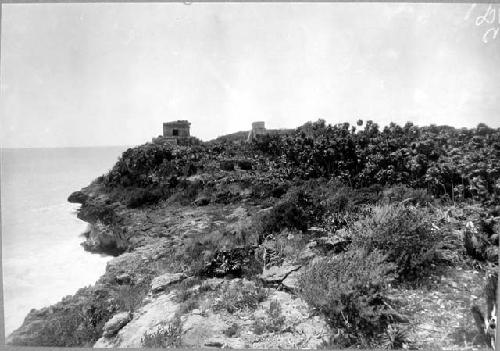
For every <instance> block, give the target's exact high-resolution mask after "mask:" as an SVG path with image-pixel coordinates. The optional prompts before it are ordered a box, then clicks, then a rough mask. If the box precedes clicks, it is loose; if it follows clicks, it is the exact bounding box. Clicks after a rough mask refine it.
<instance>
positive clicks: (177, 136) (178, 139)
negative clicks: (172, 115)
mask: <svg viewBox="0 0 500 351" xmlns="http://www.w3.org/2000/svg"><path fill="white" fill-rule="evenodd" d="M190 127H191V123H189V121H186V120H177V121H172V122H165V123H163V135H160V136H158V137H157V138H153V143H156V144H164V143H170V144H186V143H188V142H189V140H190V139H191V135H190V133H189V128H190Z"/></svg>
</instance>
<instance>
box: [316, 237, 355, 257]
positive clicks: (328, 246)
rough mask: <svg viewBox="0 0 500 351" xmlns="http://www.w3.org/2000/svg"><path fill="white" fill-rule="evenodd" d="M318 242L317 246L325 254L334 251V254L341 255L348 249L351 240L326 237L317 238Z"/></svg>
mask: <svg viewBox="0 0 500 351" xmlns="http://www.w3.org/2000/svg"><path fill="white" fill-rule="evenodd" d="M316 242H317V244H318V245H317V246H318V247H319V248H321V249H322V250H323V251H324V252H329V251H333V252H334V253H340V252H342V251H345V250H346V249H347V246H349V244H350V243H351V240H350V239H349V238H345V237H335V236H325V237H321V238H317V239H316Z"/></svg>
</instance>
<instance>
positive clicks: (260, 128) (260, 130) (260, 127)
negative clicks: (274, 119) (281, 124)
mask: <svg viewBox="0 0 500 351" xmlns="http://www.w3.org/2000/svg"><path fill="white" fill-rule="evenodd" d="M291 132H293V130H292V129H266V124H265V122H262V121H259V122H253V123H252V130H251V131H250V132H249V133H248V138H247V141H248V142H251V141H252V140H255V139H258V138H259V137H260V136H263V135H287V134H290V133H291Z"/></svg>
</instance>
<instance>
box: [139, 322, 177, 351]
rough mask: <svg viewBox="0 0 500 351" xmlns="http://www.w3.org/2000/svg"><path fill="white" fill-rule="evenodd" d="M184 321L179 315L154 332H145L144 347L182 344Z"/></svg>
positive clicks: (142, 341)
mask: <svg viewBox="0 0 500 351" xmlns="http://www.w3.org/2000/svg"><path fill="white" fill-rule="evenodd" d="M181 336H182V322H181V319H180V317H179V316H178V315H176V316H175V317H174V319H173V321H172V322H171V323H170V324H168V325H167V326H165V327H160V328H159V329H158V330H157V331H155V332H153V333H147V332H146V333H145V334H144V336H143V337H142V339H141V343H142V346H143V347H147V348H166V347H179V346H181V344H182V342H181Z"/></svg>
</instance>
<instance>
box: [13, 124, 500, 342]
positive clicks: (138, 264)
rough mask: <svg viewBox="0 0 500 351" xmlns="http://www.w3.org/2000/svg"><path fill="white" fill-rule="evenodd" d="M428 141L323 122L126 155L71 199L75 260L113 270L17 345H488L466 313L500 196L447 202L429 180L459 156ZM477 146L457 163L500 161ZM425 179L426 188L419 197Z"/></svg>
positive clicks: (30, 326) (488, 142) (422, 133)
mask: <svg viewBox="0 0 500 351" xmlns="http://www.w3.org/2000/svg"><path fill="white" fill-rule="evenodd" d="M412 128H413V129H412ZM429 130H430V131H431V132H432V129H429ZM429 130H428V129H425V128H422V129H418V130H417V133H415V130H414V127H412V126H405V129H403V128H400V129H397V128H395V130H394V131H390V130H388V131H384V132H383V133H382V132H379V131H378V129H377V128H374V127H373V125H372V124H370V128H366V129H365V131H363V132H362V133H354V131H352V133H351V132H350V131H349V129H348V128H345V126H343V125H340V126H335V128H333V127H331V126H329V127H327V126H325V125H323V124H321V123H318V124H312V125H311V124H308V125H305V126H304V127H303V128H302V129H298V130H297V133H296V134H295V135H293V133H291V134H292V135H288V136H280V135H278V136H269V137H267V138H264V139H262V140H258V141H256V142H255V144H241V143H232V142H231V141H227V140H224V139H221V140H218V141H215V142H212V143H205V144H202V145H196V146H189V147H184V146H172V145H152V144H146V145H143V146H139V147H137V148H133V149H129V150H127V151H126V152H125V153H124V154H123V155H122V157H121V158H120V160H119V161H118V162H117V164H116V165H115V166H114V167H113V169H112V170H111V171H110V172H109V173H108V174H105V175H103V176H101V177H99V178H98V179H96V180H95V181H94V182H93V183H92V184H90V185H89V186H87V187H85V188H83V189H81V190H79V191H76V192H74V193H73V194H71V195H70V197H69V199H68V200H69V201H70V202H74V203H79V204H80V205H81V206H80V208H79V210H78V218H80V219H82V220H84V221H86V222H87V223H89V230H88V231H87V233H86V234H85V241H84V242H83V243H82V246H83V248H84V249H85V250H87V251H90V252H99V253H105V254H110V255H113V256H115V257H114V258H113V259H112V260H111V261H110V262H109V263H108V265H107V267H106V272H105V274H104V275H103V276H102V277H101V278H100V279H99V280H98V281H97V283H96V284H95V285H94V286H89V287H84V288H82V289H80V290H79V291H78V292H76V293H75V294H74V295H72V296H67V297H66V298H64V299H63V300H62V301H60V302H59V303H57V304H55V305H53V306H50V307H46V308H43V309H41V310H32V311H31V312H30V313H29V314H28V316H27V317H26V319H25V321H24V323H23V325H22V326H21V327H20V328H19V329H17V330H16V331H15V332H14V333H12V335H10V336H9V338H8V340H7V343H8V344H12V345H25V346H87V347H89V346H90V347H91V346H95V347H183V346H185V347H231V348H319V347H342V346H344V347H345V346H364V347H367V346H373V347H375V346H377V347H387V348H402V347H404V348H408V347H413V346H414V347H418V346H424V347H425V346H431V345H432V346H436V345H438V346H441V347H448V348H454V349H457V348H460V347H461V346H462V345H463V344H464V340H465V345H466V346H467V345H473V344H478V343H480V342H481V341H480V338H478V333H479V332H478V331H474V330H476V329H475V326H474V322H473V319H472V316H471V315H470V313H469V309H470V307H471V306H472V305H473V304H481V303H482V302H481V301H480V296H481V295H482V286H483V283H484V280H485V276H486V273H487V272H488V268H487V262H488V261H489V262H490V263H492V262H496V260H497V259H498V251H497V249H496V245H498V235H499V229H500V225H499V223H500V217H499V215H500V208H498V207H496V206H498V200H497V198H496V197H495V196H496V193H495V190H494V189H493V188H491V189H489V188H488V189H489V190H488V189H487V190H484V189H483V190H484V191H486V193H484V192H481V191H483V190H481V189H479V188H478V189H479V190H474V189H475V188H474V187H476V185H477V184H479V183H481V184H486V185H487V187H491V186H492V184H493V183H492V182H491V181H490V180H489V179H485V180H483V181H481V180H480V179H479V178H477V179H475V180H474V179H472V178H470V182H469V183H468V184H466V185H467V186H469V189H468V190H466V189H462V190H460V191H461V192H460V194H459V193H455V191H454V190H452V192H451V194H452V196H453V201H450V198H449V196H448V193H446V192H447V191H448V190H449V189H448V188H447V186H446V184H445V185H443V187H436V188H433V186H434V184H435V182H436V181H444V182H445V180H443V179H445V178H446V176H445V175H444V172H445V171H444V170H443V171H442V173H440V174H437V173H436V172H437V171H436V169H437V168H438V167H440V166H441V165H442V164H444V163H446V162H448V157H449V156H450V155H451V154H447V153H446V152H443V151H442V150H443V149H442V148H441V147H437V146H436V145H435V144H432V143H427V141H428V139H429V138H431V137H430V136H429V135H430V134H429V133H430V132H429ZM443 131H445V132H446V133H448V134H449V135H451V136H452V137H455V136H454V135H455V134H453V133H455V132H454V131H450V130H449V129H446V128H444V129H443ZM483 132H485V131H484V130H483V129H482V130H481V133H483ZM384 133H385V134H384ZM391 133H393V134H394V135H392V134H391ZM405 133H406V134H405ZM426 133H427V134H426ZM478 133H479V132H478ZM489 133H490V134H488V135H489V136H485V135H484V133H483V134H480V135H481V137H480V138H479V139H481V138H483V139H481V140H482V141H481V142H482V143H483V144H482V145H483V149H484V150H486V149H488V148H495V147H496V146H495V145H496V144H495V143H494V142H493V141H494V140H496V139H495V138H497V139H498V134H499V133H497V132H495V131H491V130H490V131H489ZM330 134H332V135H330ZM391 135H392V136H391ZM476 136H477V135H476ZM463 137H464V136H463V135H462V134H460V136H459V137H457V138H458V139H457V140H460V142H463ZM467 137H468V138H470V141H471V143H476V144H474V145H476V146H474V147H472V146H470V145H469V146H463V147H462V149H461V150H462V153H463V154H465V156H464V155H462V156H463V157H464V160H465V159H468V157H469V156H470V155H471V153H474V155H476V157H479V156H478V154H480V155H482V156H481V157H484V158H485V159H486V160H487V161H488V162H489V161H491V160H490V158H491V157H492V156H489V155H491V153H489V154H488V152H483V151H484V150H483V149H481V148H479V149H478V147H477V143H478V140H479V139H478V138H475V136H474V133H472V134H471V135H469V136H467ZM377 138H380V140H379V139H377ZM391 138H392V139H391ZM405 138H407V139H408V140H410V139H412V138H413V139H415V138H416V139H415V140H417V141H416V142H418V144H416V145H415V148H413V149H411V150H410V149H408V150H406V149H405V150H406V151H405V152H402V153H400V154H397V155H396V154H395V155H393V156H390V152H389V151H388V150H385V149H384V150H385V151H384V150H382V149H383V148H387V147H389V148H390V147H394V148H399V149H398V150H401V145H399V146H398V144H397V143H399V141H398V140H399V139H401V140H403V141H404V140H405ZM432 138H434V137H432ZM432 138H431V139H432ZM474 138H475V139H474ZM382 139H383V140H382ZM413 139H412V140H413ZM408 140H406V141H404V142H407V141H408ZM432 140H434V139H432ZM436 140H438V139H436ZM439 140H441V139H439ZM492 140H493V141H492ZM433 142H434V141H433ZM440 142H441V141H440ZM393 143H395V144H394V145H392V144H393ZM457 143H458V141H457ZM391 145H392V146H391ZM499 145H500V144H499ZM377 148H379V149H377ZM433 148H434V149H433ZM478 150H479V151H478ZM481 150H483V151H481ZM394 152H396V151H394ZM397 152H399V151H397ZM454 152H455V154H454V155H457V151H456V150H455V151H454ZM351 153H353V154H352V155H351ZM412 153H413V154H412ZM351 156H352V159H351V158H350V157H351ZM389 156H390V157H389ZM462 156H460V157H462ZM386 157H387V159H386ZM392 157H396V158H397V157H399V158H400V160H399V161H401V162H399V161H397V162H394V163H391V162H393V161H392ZM495 157H496V156H495ZM389 158H390V159H391V161H389ZM384 160H385V161H384ZM386 161H387V162H386ZM376 162H379V163H377V164H376ZM384 162H385V163H384ZM411 162H414V164H413V165H414V166H415V165H416V166H415V167H416V168H415V169H414V170H413V171H412V170H411V167H413V166H411ZM415 162H416V163H415ZM464 162H465V161H464ZM417 163H418V164H417ZM446 164H448V163H446ZM384 165H385V166H384ZM410 166H411V167H410ZM417 166H418V167H417ZM398 167H399V168H398ZM424 167H425V169H424ZM433 167H435V168H433ZM443 169H445V168H443ZM388 170H390V171H391V172H388ZM445 170H448V171H449V169H448V168H446V169H445ZM398 172H399V173H398ZM411 172H413V173H411ZM426 172H427V173H426ZM450 172H451V171H450ZM407 173H408V174H411V176H409V175H408V174H407ZM490 173H491V172H490ZM453 174H454V173H453ZM446 179H447V178H446ZM450 179H451V178H450ZM478 179H479V180H478ZM426 181H429V182H430V183H429V184H433V185H432V186H431V185H428V186H427V188H425V187H421V185H422V184H425V182H426ZM464 184H465V183H464ZM433 189H434V190H433ZM443 189H444V190H443ZM492 189H493V190H492ZM455 196H456V197H455ZM480 197H482V198H480ZM422 306H425V310H424V309H423V307H422ZM443 306H444V307H443ZM451 306H453V308H449V309H448V308H447V309H445V307H451ZM425 311H427V312H429V313H427V314H426V312H425ZM431 312H432V313H431ZM428 315H432V316H431V317H428ZM430 331H432V332H430Z"/></svg>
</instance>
